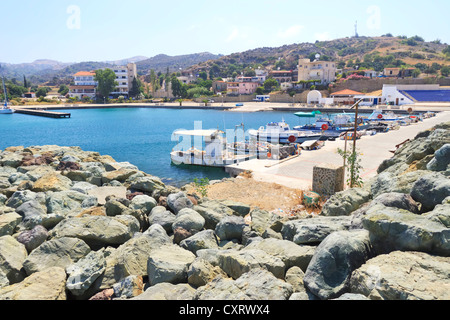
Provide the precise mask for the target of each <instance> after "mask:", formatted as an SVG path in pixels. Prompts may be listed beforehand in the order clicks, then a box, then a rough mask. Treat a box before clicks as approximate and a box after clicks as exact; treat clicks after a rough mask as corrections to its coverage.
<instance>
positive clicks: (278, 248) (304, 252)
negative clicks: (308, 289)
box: [242, 238, 316, 271]
mask: <svg viewBox="0 0 450 320" xmlns="http://www.w3.org/2000/svg"><path fill="white" fill-rule="evenodd" d="M254 249H258V250H262V251H264V252H266V253H267V254H270V255H272V256H274V257H277V258H280V259H281V260H282V261H283V263H284V264H285V266H286V269H289V268H291V267H299V268H301V270H303V271H306V268H307V267H308V265H309V263H310V261H311V259H312V257H313V255H314V252H315V250H316V247H313V246H306V245H297V244H295V243H293V242H292V241H288V240H280V239H274V238H269V239H262V240H261V241H255V242H252V243H250V244H249V245H247V246H246V247H245V248H244V249H242V251H247V250H254Z"/></svg>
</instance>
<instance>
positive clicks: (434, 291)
mask: <svg viewBox="0 0 450 320" xmlns="http://www.w3.org/2000/svg"><path fill="white" fill-rule="evenodd" d="M449 274H450V260H449V258H448V257H439V256H435V255H429V254H427V253H423V252H401V251H395V252H391V253H390V254H386V255H379V256H377V257H375V258H373V259H370V260H369V261H367V262H366V263H365V264H364V265H362V266H361V267H360V268H358V269H357V270H355V271H354V272H353V274H352V276H351V279H350V291H351V292H352V293H355V294H362V295H364V296H367V297H369V298H370V299H372V300H433V301H434V300H449V299H450V278H449V276H448V275H449Z"/></svg>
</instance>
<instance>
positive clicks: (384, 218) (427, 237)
mask: <svg viewBox="0 0 450 320" xmlns="http://www.w3.org/2000/svg"><path fill="white" fill-rule="evenodd" d="M363 226H364V228H365V229H367V230H369V232H370V240H371V243H372V245H373V246H374V248H375V250H376V252H377V253H389V252H391V251H396V250H402V251H423V252H428V253H432V254H438V255H444V256H450V241H449V240H450V231H449V229H448V227H447V226H446V225H445V224H444V223H442V221H440V220H439V219H435V218H434V217H433V216H425V215H416V214H413V213H411V212H409V211H406V210H403V209H397V208H392V207H386V206H383V205H382V204H376V205H374V206H372V207H370V208H369V209H368V210H367V215H366V216H365V217H363Z"/></svg>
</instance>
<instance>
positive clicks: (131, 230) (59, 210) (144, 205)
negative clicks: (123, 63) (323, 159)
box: [0, 123, 450, 300]
mask: <svg viewBox="0 0 450 320" xmlns="http://www.w3.org/2000/svg"><path fill="white" fill-rule="evenodd" d="M449 160H450V123H444V124H441V125H439V126H437V127H435V128H433V129H432V130H429V131H426V132H422V133H420V134H418V135H417V137H416V138H415V139H414V140H412V141H411V142H409V143H407V144H405V145H404V146H403V147H401V148H400V149H399V150H397V152H396V153H395V155H394V156H393V157H392V158H391V159H388V160H386V161H385V162H384V163H383V164H382V165H381V166H380V168H379V170H378V175H377V176H376V177H375V178H374V179H373V180H371V181H370V182H369V183H366V185H365V186H364V187H363V188H359V189H349V190H346V191H343V192H340V193H337V194H335V195H334V196H332V197H331V198H330V199H329V200H328V201H327V203H326V204H325V205H324V207H323V210H322V212H321V214H320V215H318V216H314V217H309V218H301V217H282V216H280V215H277V214H275V213H272V212H268V211H264V210H261V209H258V208H256V209H255V208H251V207H250V206H249V205H247V204H244V203H239V202H236V201H233V199H223V200H210V199H207V198H203V199H200V198H199V197H198V196H197V195H195V194H188V193H186V192H185V191H183V190H184V189H177V188H175V187H172V186H168V185H165V184H164V183H163V182H162V181H161V180H160V179H159V178H157V177H154V176H151V175H149V174H147V173H145V172H142V171H140V170H139V169H138V168H137V167H136V166H134V165H132V164H130V163H128V162H125V163H118V162H116V161H115V160H114V159H112V158H111V157H109V156H105V155H100V154H99V153H96V152H89V151H83V150H81V149H80V148H78V147H60V146H32V147H10V148H7V149H5V150H3V151H1V152H0V261H1V264H0V299H1V300H114V299H133V300H213V299H220V300H317V299H320V300H331V299H342V300H349V299H354V300H410V299H420V300H447V299H450V278H449V274H450V180H449V175H450V167H449Z"/></svg>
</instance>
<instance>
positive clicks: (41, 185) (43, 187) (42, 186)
mask: <svg viewBox="0 0 450 320" xmlns="http://www.w3.org/2000/svg"><path fill="white" fill-rule="evenodd" d="M71 187H72V180H70V179H69V178H67V177H65V176H63V175H60V174H58V173H50V174H48V175H45V176H43V177H42V178H40V179H39V180H37V181H36V182H35V183H34V184H33V188H32V191H34V192H46V191H54V192H58V191H64V190H69V189H70V188H71Z"/></svg>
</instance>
